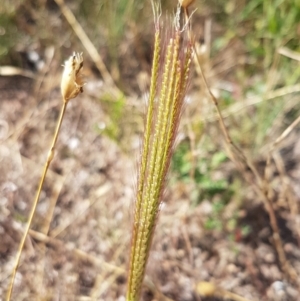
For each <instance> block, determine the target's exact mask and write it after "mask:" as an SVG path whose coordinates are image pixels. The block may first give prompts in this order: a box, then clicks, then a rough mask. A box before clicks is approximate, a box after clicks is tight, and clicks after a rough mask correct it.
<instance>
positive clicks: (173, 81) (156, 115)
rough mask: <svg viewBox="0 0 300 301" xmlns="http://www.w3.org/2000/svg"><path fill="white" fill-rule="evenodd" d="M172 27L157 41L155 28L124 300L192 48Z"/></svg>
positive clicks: (130, 294)
mask: <svg viewBox="0 0 300 301" xmlns="http://www.w3.org/2000/svg"><path fill="white" fill-rule="evenodd" d="M174 23H175V25H174V26H173V27H172V28H168V29H167V31H168V34H166V35H164V36H163V37H162V33H161V27H160V24H159V22H158V21H157V22H156V33H155V43H154V55H153V64H152V74H151V85H150V93H149V101H148V110H147V115H146V121H145V132H144V138H143V148H142V152H141V161H140V165H139V166H140V170H139V177H138V184H137V192H136V203H135V215H134V222H133V233H132V247H131V256H130V264H129V274H128V288H127V301H137V300H138V299H139V297H140V293H141V287H142V282H143V278H144V274H145V269H146V264H147V259H148V255H149V251H150V246H151V241H152V237H153V232H154V228H155V224H156V220H157V216H158V213H159V207H160V204H161V201H162V195H163V189H164V184H165V180H166V175H167V171H168V167H169V165H170V159H171V155H172V150H173V147H174V140H175V137H176V132H177V128H178V125H179V120H180V115H181V111H182V104H183V99H184V96H185V93H186V88H187V83H188V75H189V69H190V61H191V45H190V43H189V42H187V41H186V35H185V31H184V30H181V29H180V28H179V13H178V14H177V15H176V20H175V22H174ZM169 27H171V26H169ZM162 44H165V47H162ZM162 48H163V49H164V51H162V50H161V49H162Z"/></svg>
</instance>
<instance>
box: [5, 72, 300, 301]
mask: <svg viewBox="0 0 300 301" xmlns="http://www.w3.org/2000/svg"><path fill="white" fill-rule="evenodd" d="M95 83H96V82H95V80H94V81H92V82H91V83H88V84H87V87H86V91H87V92H86V93H84V94H82V95H80V96H79V97H78V98H77V99H75V100H73V101H71V102H70V104H69V107H68V109H67V114H66V117H65V120H64V122H63V126H62V130H61V133H60V136H59V143H58V146H57V151H56V155H55V159H54V161H53V163H52V164H51V168H50V169H51V171H50V172H49V174H48V177H47V181H46V184H45V187H44V189H43V192H42V197H41V200H40V202H39V205H38V209H37V214H36V216H35V218H34V223H33V226H32V231H31V232H30V236H29V238H28V240H27V242H26V248H25V250H24V252H23V255H22V261H21V266H20V269H19V271H18V274H17V278H16V282H15V288H14V295H13V300H124V295H125V286H126V280H125V279H126V266H127V259H128V251H129V247H130V230H131V224H130V222H131V216H132V212H133V200H134V182H135V173H136V161H137V158H138V143H136V141H138V139H139V138H138V134H135V135H132V136H131V137H129V138H128V139H127V141H126V143H127V144H128V145H129V147H128V149H130V152H129V153H130V155H128V153H127V154H126V153H124V151H122V150H121V149H120V146H119V145H118V144H117V143H116V142H113V141H112V140H110V139H109V138H107V137H105V136H103V135H99V133H97V131H96V130H95V127H96V126H97V125H99V124H100V123H101V122H102V121H103V120H105V118H106V117H105V114H104V112H103V111H102V109H101V105H100V104H99V103H98V102H97V101H96V100H95V98H94V97H93V96H92V95H91V94H90V93H89V89H90V88H89V85H95ZM35 84H36V82H35V81H34V80H31V79H26V78H24V77H2V78H1V93H2V95H3V97H2V100H1V110H0V112H1V115H0V121H1V144H0V153H1V161H0V169H1V172H0V183H1V186H0V189H1V198H0V201H1V213H0V230H1V245H0V255H1V256H0V260H1V261H0V263H1V277H0V296H2V297H1V298H2V299H1V300H4V294H5V291H6V288H7V286H8V281H9V276H10V274H11V269H12V266H13V261H14V256H15V254H16V250H17V246H18V243H19V240H20V237H21V233H22V229H23V228H24V224H25V222H26V219H27V216H28V212H29V210H30V206H31V202H32V200H33V197H34V195H35V191H36V186H37V183H38V179H39V177H40V173H41V169H42V165H43V162H44V160H45V158H46V155H47V151H48V147H49V144H50V141H51V136H52V134H53V132H54V128H55V121H56V119H57V117H58V114H59V110H60V106H61V99H60V92H59V89H58V87H53V88H51V90H50V91H49V90H47V91H46V92H45V91H43V89H42V88H40V90H38V91H36V90H35V92H34V88H35V87H36V86H35ZM99 91H101V88H100V89H99ZM292 156H294V155H292ZM294 157H295V156H294ZM291 160H292V158H291V157H289V161H291ZM227 170H228V166H227ZM229 170H233V166H232V165H231V164H230V163H229ZM290 172H291V173H295V172H296V171H295V169H294V168H291V171H290ZM224 173H226V172H225V169H224ZM294 180H295V183H296V182H297V178H296V177H295V176H294ZM182 185H183V184H180V183H177V184H172V185H170V187H168V189H167V191H166V195H165V201H164V203H163V204H162V208H161V214H160V218H159V221H158V223H157V232H156V234H155V238H154V243H153V248H152V252H151V256H150V259H149V264H148V272H147V277H146V281H145V289H144V292H145V293H144V300H187V301H188V300H223V299H224V298H225V297H226V293H224V290H227V291H231V292H234V293H236V294H238V295H240V296H243V297H244V298H246V299H247V300H300V299H299V290H298V288H297V286H295V285H294V284H292V283H290V282H289V281H287V280H286V278H285V277H284V275H283V273H282V271H281V269H280V266H279V264H278V259H277V255H276V252H275V250H274V247H273V245H272V239H271V229H270V225H269V218H268V215H267V214H266V213H265V210H264V208H263V206H262V205H261V204H260V203H259V202H258V201H256V200H255V199H253V200H244V203H245V206H242V207H241V208H238V209H235V208H233V209H231V208H230V206H229V205H228V206H227V207H228V208H225V211H226V210H227V211H228V210H229V211H230V210H237V215H238V224H237V227H236V229H234V232H233V233H230V231H228V230H227V229H226V228H223V230H221V231H217V230H205V227H204V224H205V221H206V220H207V218H208V217H209V216H210V214H211V212H212V205H211V203H210V202H209V200H207V201H204V202H202V203H201V204H200V205H198V206H196V207H193V206H191V202H190V200H189V194H190V193H191V191H190V190H192V189H197V188H195V187H188V186H184V185H183V186H182ZM249 190H250V189H249ZM244 195H245V196H247V197H251V191H250V192H249V191H245V194H244ZM252 197H253V198H255V196H254V195H253V194H252ZM212 201H213V200H212ZM277 209H278V210H277V215H278V218H279V222H280V227H281V236H282V240H283V243H284V248H285V251H286V253H287V256H288V259H289V260H290V262H291V263H292V265H293V267H294V268H295V270H296V271H297V273H298V275H300V261H299V260H300V251H299V245H298V243H299V242H298V241H297V239H296V238H297V229H296V228H295V225H293V221H294V217H293V219H291V216H290V214H289V213H288V211H287V210H286V208H284V206H283V209H281V208H280V207H278V208H277ZM289 220H291V221H292V223H289ZM243 225H248V226H249V227H250V228H251V231H250V233H249V234H247V235H241V234H240V233H239V231H240V229H241V228H242V226H243ZM199 281H210V282H213V283H215V284H216V285H217V286H218V288H217V289H216V290H215V292H214V294H213V296H211V297H209V296H207V297H202V298H200V297H199V296H196V295H195V293H194V287H195V285H196V284H197V283H198V282H199ZM219 288H220V289H219ZM207 294H208V295H209V293H207ZM167 298H169V299H167ZM229 299H230V298H229ZM246 299H245V300H246Z"/></svg>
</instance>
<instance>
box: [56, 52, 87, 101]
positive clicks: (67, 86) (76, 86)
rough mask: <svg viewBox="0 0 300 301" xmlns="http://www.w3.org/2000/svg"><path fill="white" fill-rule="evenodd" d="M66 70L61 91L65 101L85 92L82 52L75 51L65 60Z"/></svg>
mask: <svg viewBox="0 0 300 301" xmlns="http://www.w3.org/2000/svg"><path fill="white" fill-rule="evenodd" d="M64 67H65V68H64V72H63V75H62V79H61V86H60V87H61V93H62V96H63V99H64V101H68V100H70V99H72V98H75V97H76V96H77V95H78V94H79V93H82V92H83V85H84V82H83V80H82V67H83V57H82V53H80V54H79V53H75V52H74V53H73V55H72V56H71V57H70V58H69V59H68V60H67V61H66V62H65V65H64Z"/></svg>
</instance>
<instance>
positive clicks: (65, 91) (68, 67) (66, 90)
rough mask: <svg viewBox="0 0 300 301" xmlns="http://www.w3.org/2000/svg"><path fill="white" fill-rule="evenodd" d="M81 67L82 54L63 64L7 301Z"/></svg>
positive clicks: (77, 90) (79, 87)
mask: <svg viewBox="0 0 300 301" xmlns="http://www.w3.org/2000/svg"><path fill="white" fill-rule="evenodd" d="M82 67H83V57H82V54H79V53H74V54H73V55H72V56H71V57H70V58H69V59H68V60H67V61H66V62H65V66H64V72H63V75H62V80H61V93H62V98H63V106H62V109H61V112H60V116H59V119H58V121H57V125H56V130H55V133H54V136H53V140H52V143H51V147H50V150H49V153H48V156H47V160H46V163H45V166H44V169H43V172H42V177H41V179H40V182H39V186H38V190H37V193H36V197H35V199H34V201H33V204H32V208H31V211H30V214H29V217H28V222H27V225H26V227H25V230H24V233H23V236H22V239H21V241H20V244H19V248H18V252H17V255H16V259H15V264H14V267H13V271H12V276H11V280H10V284H9V287H8V290H7V297H6V300H7V301H9V300H11V295H12V291H13V285H14V280H15V277H16V273H17V270H18V267H19V264H20V259H21V254H22V250H23V248H24V244H25V241H26V238H27V235H28V232H29V229H30V226H31V223H32V220H33V217H34V214H35V211H36V207H37V204H38V201H39V198H40V194H41V191H42V188H43V184H44V181H45V178H46V174H47V171H48V168H49V165H50V163H51V161H52V159H53V157H54V151H55V145H56V141H57V138H58V133H59V130H60V127H61V124H62V120H63V117H64V114H65V111H66V108H67V104H68V102H69V100H70V99H72V98H75V97H76V96H77V95H78V94H79V93H82V92H83V85H84V83H83V81H82V78H81V72H82Z"/></svg>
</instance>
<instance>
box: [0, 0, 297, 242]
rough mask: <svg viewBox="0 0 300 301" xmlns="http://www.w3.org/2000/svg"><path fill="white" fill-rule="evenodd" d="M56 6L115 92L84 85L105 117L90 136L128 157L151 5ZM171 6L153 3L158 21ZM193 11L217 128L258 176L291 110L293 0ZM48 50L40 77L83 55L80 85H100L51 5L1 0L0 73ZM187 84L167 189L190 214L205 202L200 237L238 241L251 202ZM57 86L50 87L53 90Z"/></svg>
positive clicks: (199, 4)
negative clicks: (158, 8) (65, 10)
mask: <svg viewBox="0 0 300 301" xmlns="http://www.w3.org/2000/svg"><path fill="white" fill-rule="evenodd" d="M65 3H66V5H67V6H68V7H69V9H70V10H71V11H72V12H73V14H74V15H75V16H76V19H77V21H78V22H79V23H80V24H81V26H82V27H83V29H84V31H85V33H86V34H87V35H88V37H89V38H90V40H91V41H92V43H93V44H94V46H95V47H96V49H97V51H98V53H99V54H100V56H101V58H102V59H103V61H104V63H105V65H106V67H107V69H108V71H109V73H110V74H111V76H112V78H113V80H114V82H115V84H116V86H117V87H118V89H119V91H121V94H117V96H116V94H114V93H110V92H109V91H104V92H103V93H99V95H98V94H97V89H96V88H94V92H93V93H92V94H93V95H96V96H93V97H95V98H96V100H97V101H98V102H99V106H101V107H102V109H103V111H104V112H105V113H106V115H107V118H106V119H105V120H104V121H103V123H104V124H103V123H101V124H95V125H94V130H95V132H96V133H98V134H99V135H106V136H107V137H109V139H112V140H113V141H115V142H116V143H117V144H118V145H119V146H120V149H122V151H124V152H126V153H130V151H131V147H132V144H131V143H129V142H128V141H131V138H130V136H131V135H134V134H136V133H138V134H141V132H142V128H143V120H142V117H141V116H142V114H143V112H144V111H145V101H144V100H143V98H144V94H145V93H146V92H147V87H148V85H149V74H150V71H151V58H152V44H153V34H154V25H153V13H152V7H151V1H149V0H114V1H111V0H90V1H85V0H68V1H67V0H66V1H65ZM176 5H177V1H175V0H164V1H162V12H163V14H165V13H170V14H173V13H174V11H175V7H176ZM193 9H194V13H193V17H192V24H193V33H194V35H195V39H196V43H197V47H198V49H199V53H200V60H201V62H202V64H203V68H204V71H205V74H206V77H207V79H208V84H209V86H210V87H211V90H212V92H213V93H214V95H216V97H217V98H218V99H219V104H220V107H221V109H222V112H223V115H224V120H225V124H226V125H227V127H228V129H229V132H230V134H231V136H232V138H233V140H234V141H235V143H236V144H237V145H239V146H240V147H241V148H242V149H243V150H244V151H245V153H246V154H247V155H248V156H249V157H250V158H251V160H252V161H253V162H254V164H255V165H256V166H257V168H258V169H259V170H263V167H264V166H265V159H266V152H267V150H268V146H269V145H270V144H271V143H272V142H273V141H274V140H275V139H276V138H277V137H279V135H280V134H281V133H282V131H283V130H284V129H286V128H287V127H288V126H289V125H290V124H291V123H292V122H293V121H294V120H295V119H296V118H297V117H298V116H299V113H300V102H299V92H300V82H299V78H300V43H299V40H300V0H271V1H267V0H248V1H247V0H228V1H223V0H221V1H219V0H211V1H204V0H196V1H195V3H194V4H193V5H192V9H191V10H193ZM49 49H54V60H55V61H56V62H57V63H56V64H54V65H53V70H51V71H50V72H49V73H50V74H52V75H54V76H53V78H54V77H55V76H58V77H59V76H60V75H59V74H60V73H61V62H63V61H64V60H65V59H66V58H67V57H68V56H69V55H70V54H71V53H72V52H73V51H74V50H76V51H79V52H81V51H82V52H83V53H84V57H85V73H86V78H87V82H88V81H93V80H95V79H97V80H99V78H100V79H101V78H102V75H101V73H100V72H99V70H98V69H97V68H96V67H95V65H94V63H93V61H92V60H91V58H90V57H89V54H88V53H87V52H86V50H85V48H84V45H82V44H81V42H80V40H79V39H78V37H77V35H76V34H75V33H74V31H73V30H72V28H71V27H70V25H69V23H68V22H67V21H66V19H65V18H64V16H63V14H62V12H61V10H60V8H59V6H58V5H57V4H56V2H55V1H54V0H2V2H1V5H0V66H14V67H18V68H21V69H23V70H29V71H31V72H33V73H34V74H39V73H40V72H41V70H42V68H43V61H44V58H45V56H46V53H47V51H48V50H49ZM39 62H42V64H41V65H39ZM190 82H191V83H190V90H189V94H188V97H187V100H186V106H185V111H184V114H183V119H182V124H181V128H180V134H179V138H178V143H177V148H176V150H175V152H174V157H173V160H172V167H171V175H170V181H169V183H170V186H171V188H172V189H176V190H177V193H178V195H180V196H181V195H188V196H189V199H190V201H191V208H192V209H195V208H196V207H197V206H198V205H199V204H201V203H202V202H205V201H209V202H210V204H211V211H210V216H209V217H208V218H207V220H206V221H205V223H204V228H205V229H206V230H208V231H209V230H214V231H225V232H227V233H228V237H230V238H231V239H232V240H234V239H236V237H235V236H234V235H233V234H232V233H236V232H235V231H236V230H237V229H238V233H240V234H239V235H241V236H243V235H244V236H247V235H248V234H249V233H251V231H252V230H251V227H250V226H249V225H248V224H245V223H244V224H240V225H239V222H238V219H239V217H240V216H239V215H238V214H237V212H238V211H237V209H243V208H244V207H245V206H246V202H247V201H248V203H250V204H251V202H252V199H253V198H254V197H253V193H251V192H250V193H249V190H248V188H249V187H248V184H246V183H245V181H244V180H243V178H242V177H241V175H240V174H239V173H238V172H237V171H236V169H235V168H234V167H233V164H232V163H231V161H230V158H229V156H228V153H227V152H226V149H227V146H226V143H225V142H224V139H223V138H222V134H221V133H220V130H219V127H218V123H217V116H216V113H215V111H214V107H213V106H212V104H211V103H210V101H209V100H208V99H207V96H206V94H205V93H204V91H203V87H201V84H200V80H199V78H198V76H197V74H196V73H195V72H194V71H193V72H192V75H191V79H190ZM58 87H59V80H58V81H57V82H55V84H54V86H53V88H54V89H59V88H58ZM95 89H96V90H95ZM87 90H89V89H88V84H87ZM104 90H105V89H104ZM0 98H1V91H0ZM0 101H1V99H0ZM101 122H102V121H101ZM296 132H297V133H298V132H299V130H296ZM297 137H298V136H297V135H296V136H294V138H293V139H294V140H292V141H289V142H288V144H287V145H286V146H285V149H284V150H283V151H282V153H281V154H282V156H283V157H284V160H286V167H287V168H289V166H290V168H294V167H295V166H291V165H293V164H292V163H291V162H294V161H291V162H290V161H289V159H291V160H292V158H291V155H290V154H291V152H290V150H291V149H292V148H293V146H292V145H293V144H295V143H296V141H297V140H296V139H297ZM289 156H290V157H289ZM288 162H290V163H291V164H290V165H289V164H288ZM246 193H247V194H246ZM297 201H298V203H299V198H298V197H297ZM226 208H227V210H226ZM239 227H240V228H239Z"/></svg>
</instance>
